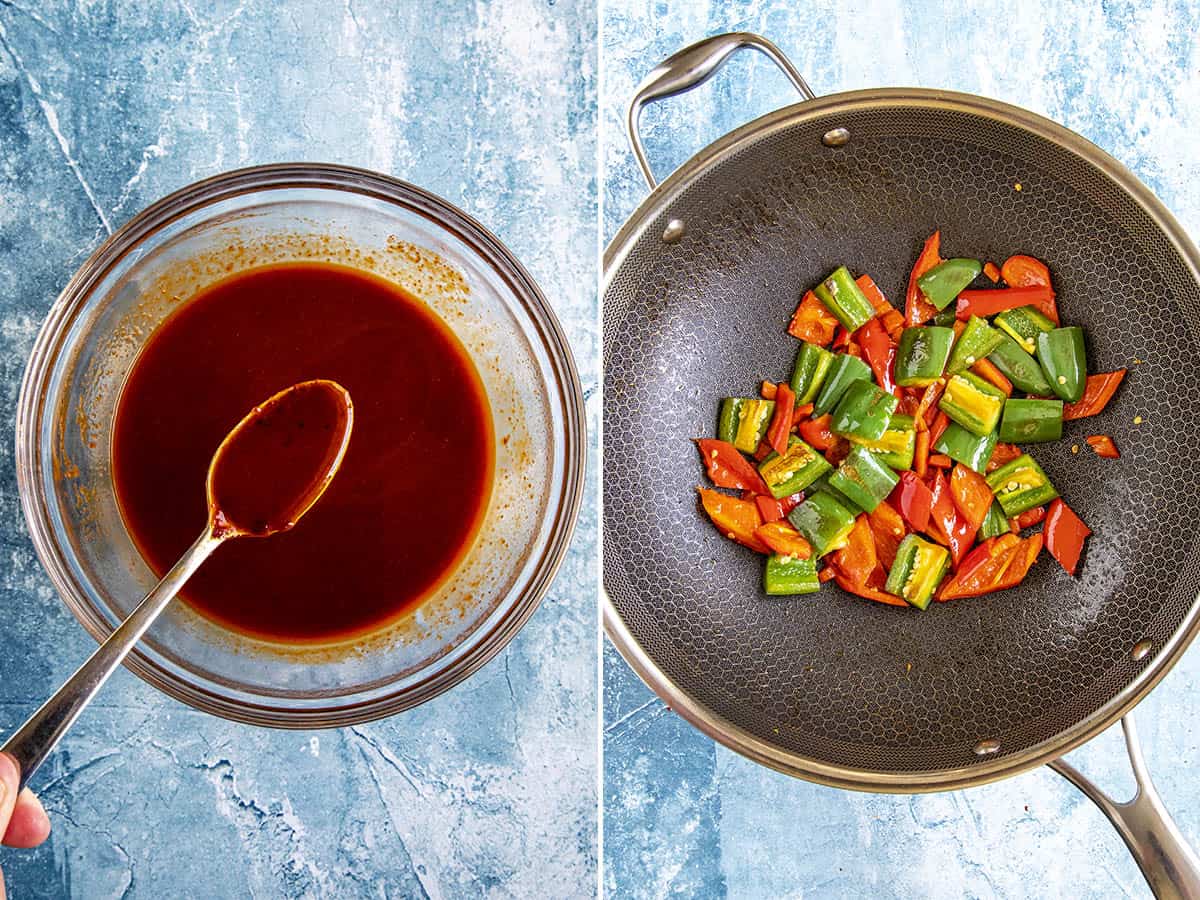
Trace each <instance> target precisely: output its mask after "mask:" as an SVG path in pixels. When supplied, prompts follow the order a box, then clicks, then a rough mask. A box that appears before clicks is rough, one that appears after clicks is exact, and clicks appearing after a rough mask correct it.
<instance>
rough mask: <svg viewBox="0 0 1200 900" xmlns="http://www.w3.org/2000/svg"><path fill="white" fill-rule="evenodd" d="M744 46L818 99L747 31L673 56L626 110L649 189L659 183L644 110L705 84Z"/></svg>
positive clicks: (704, 42)
mask: <svg viewBox="0 0 1200 900" xmlns="http://www.w3.org/2000/svg"><path fill="white" fill-rule="evenodd" d="M743 47H749V48H751V49H753V50H757V51H758V52H760V53H762V54H764V55H765V56H766V57H767V58H768V59H770V60H771V62H773V63H775V65H776V66H778V67H779V69H780V70H781V71H782V72H783V74H784V75H786V76H787V77H788V80H789V81H790V82H791V83H792V85H793V86H794V87H795V88H796V90H798V91H799V92H800V94H801V95H802V96H803V97H804V99H805V100H814V99H816V96H817V95H816V94H814V93H813V92H812V88H810V87H809V86H808V82H806V81H805V80H804V77H803V76H802V75H801V74H800V73H799V72H798V71H797V70H796V67H795V66H793V65H792V64H791V62H790V61H789V60H788V58H787V57H786V56H784V55H783V53H782V51H780V49H779V48H778V47H776V46H775V45H774V44H773V43H771V42H770V41H768V40H767V39H766V38H765V37H761V36H760V35H757V34H752V33H750V32H748V31H735V32H730V33H729V34H717V35H713V36H712V37H708V38H705V39H704V40H702V41H697V42H696V43H694V44H690V45H689V46H687V47H684V48H683V49H682V50H680V51H678V52H676V53H673V54H672V55H671V56H668V57H667V58H666V59H665V60H663V61H662V62H661V63H659V64H658V65H657V66H655V67H654V69H653V71H651V72H650V74H649V75H647V76H646V77H645V78H644V79H643V80H642V83H641V84H639V85H638V88H637V91H635V92H634V95H633V99H632V100H631V101H629V108H628V110H627V111H626V119H625V127H626V129H627V130H628V132H629V143H630V144H632V145H633V155H634V158H635V159H637V163H638V166H639V167H641V170H642V174H643V175H644V176H645V177H646V183H647V184H648V185H650V190H654V188H655V187H657V186H658V182H657V181H656V180H655V178H654V171H653V170H652V169H651V168H650V161H649V160H648V159H647V158H646V148H645V147H644V146H643V145H642V135H641V131H640V130H639V122H640V120H641V115H642V109H644V108H645V107H646V106H648V105H649V104H651V103H654V102H655V101H656V100H663V99H665V98H667V97H674V96H675V95H676V94H682V93H684V92H686V91H690V90H691V89H692V88H694V87H698V86H699V85H702V84H704V82H706V81H708V79H710V78H712V77H713V75H715V74H716V72H717V70H718V69H720V68H721V66H723V65H724V64H725V62H726V60H728V59H729V57H730V56H732V55H733V54H734V52H736V51H737V50H740V49H742V48H743Z"/></svg>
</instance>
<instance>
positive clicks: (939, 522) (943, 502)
mask: <svg viewBox="0 0 1200 900" xmlns="http://www.w3.org/2000/svg"><path fill="white" fill-rule="evenodd" d="M930 488H931V489H930V495H931V497H932V502H931V503H930V506H929V526H928V527H927V528H926V529H925V533H926V534H928V535H929V536H930V537H932V538H933V539H934V540H936V541H937V542H938V543H939V544H944V545H945V546H947V547H949V546H950V538H951V533H952V532H953V531H954V523H955V519H956V516H955V514H954V500H953V499H952V498H951V497H950V483H949V482H948V481H947V480H946V476H945V475H944V474H943V473H942V470H941V469H937V470H935V474H934V476H933V484H932V485H931V486H930Z"/></svg>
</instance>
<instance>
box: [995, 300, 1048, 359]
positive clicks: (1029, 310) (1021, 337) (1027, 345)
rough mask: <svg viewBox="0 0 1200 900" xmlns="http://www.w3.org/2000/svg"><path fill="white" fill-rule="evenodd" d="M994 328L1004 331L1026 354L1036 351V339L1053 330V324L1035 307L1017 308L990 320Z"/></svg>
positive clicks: (1007, 310) (1005, 311)
mask: <svg viewBox="0 0 1200 900" xmlns="http://www.w3.org/2000/svg"><path fill="white" fill-rule="evenodd" d="M992 321H993V323H995V325H996V327H997V328H999V329H1000V330H1001V331H1004V332H1006V333H1007V334H1008V336H1009V337H1011V338H1012V339H1013V340H1015V341H1016V342H1017V343H1018V344H1020V345H1021V349H1022V350H1024V351H1025V352H1026V353H1033V352H1035V351H1036V350H1037V337H1038V335H1039V334H1042V333H1043V332H1046V331H1053V330H1054V322H1052V321H1051V320H1050V319H1049V317H1047V316H1045V315H1043V314H1042V313H1041V311H1040V310H1039V309H1038V308H1037V307H1036V306H1018V307H1017V308H1016V309H1006V310H1004V311H1003V312H1001V313H998V314H997V315H996V318H995V319H993V320H992Z"/></svg>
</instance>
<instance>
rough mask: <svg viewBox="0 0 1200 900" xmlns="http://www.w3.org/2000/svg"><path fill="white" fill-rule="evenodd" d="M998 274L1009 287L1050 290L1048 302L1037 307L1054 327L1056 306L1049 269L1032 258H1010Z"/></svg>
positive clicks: (1056, 320)
mask: <svg viewBox="0 0 1200 900" xmlns="http://www.w3.org/2000/svg"><path fill="white" fill-rule="evenodd" d="M1000 274H1001V276H1002V277H1003V278H1004V282H1005V284H1007V285H1008V286H1009V287H1014V288H1020V287H1034V286H1038V287H1045V288H1049V290H1050V300H1049V301H1048V302H1047V303H1046V304H1045V305H1043V306H1041V307H1039V308H1040V309H1041V311H1042V313H1043V315H1045V316H1046V317H1047V318H1048V319H1050V321H1052V322H1053V323H1054V324H1055V325H1057V324H1059V322H1058V304H1056V303H1055V302H1054V287H1053V285H1052V284H1051V283H1050V269H1049V268H1047V266H1046V264H1045V263H1044V262H1042V261H1041V260H1040V259H1034V258H1033V257H1032V256H1022V255H1020V254H1018V255H1016V256H1010V257H1009V258H1008V259H1006V260H1005V261H1004V265H1002V266H1001V267H1000Z"/></svg>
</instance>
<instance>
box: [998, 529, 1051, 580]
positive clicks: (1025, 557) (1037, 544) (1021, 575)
mask: <svg viewBox="0 0 1200 900" xmlns="http://www.w3.org/2000/svg"><path fill="white" fill-rule="evenodd" d="M1041 552H1042V536H1041V535H1040V534H1033V535H1030V536H1029V537H1027V538H1025V540H1023V541H1022V542H1021V544H1020V546H1019V547H1015V548H1013V550H1012V554H1011V556H1010V557H1009V560H1008V565H1007V566H1005V568H1004V573H1003V574H1002V575H1001V576H1000V580H999V581H998V582H997V583H996V586H995V587H994V588H993V590H997V591H1003V590H1006V589H1007V588H1011V587H1016V586H1017V585H1018V584H1020V583H1021V582H1022V581H1024V580H1025V576H1026V575H1027V574H1028V573H1029V570H1030V569H1031V568H1033V564H1034V563H1035V562H1037V558H1038V554H1039V553H1041Z"/></svg>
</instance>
